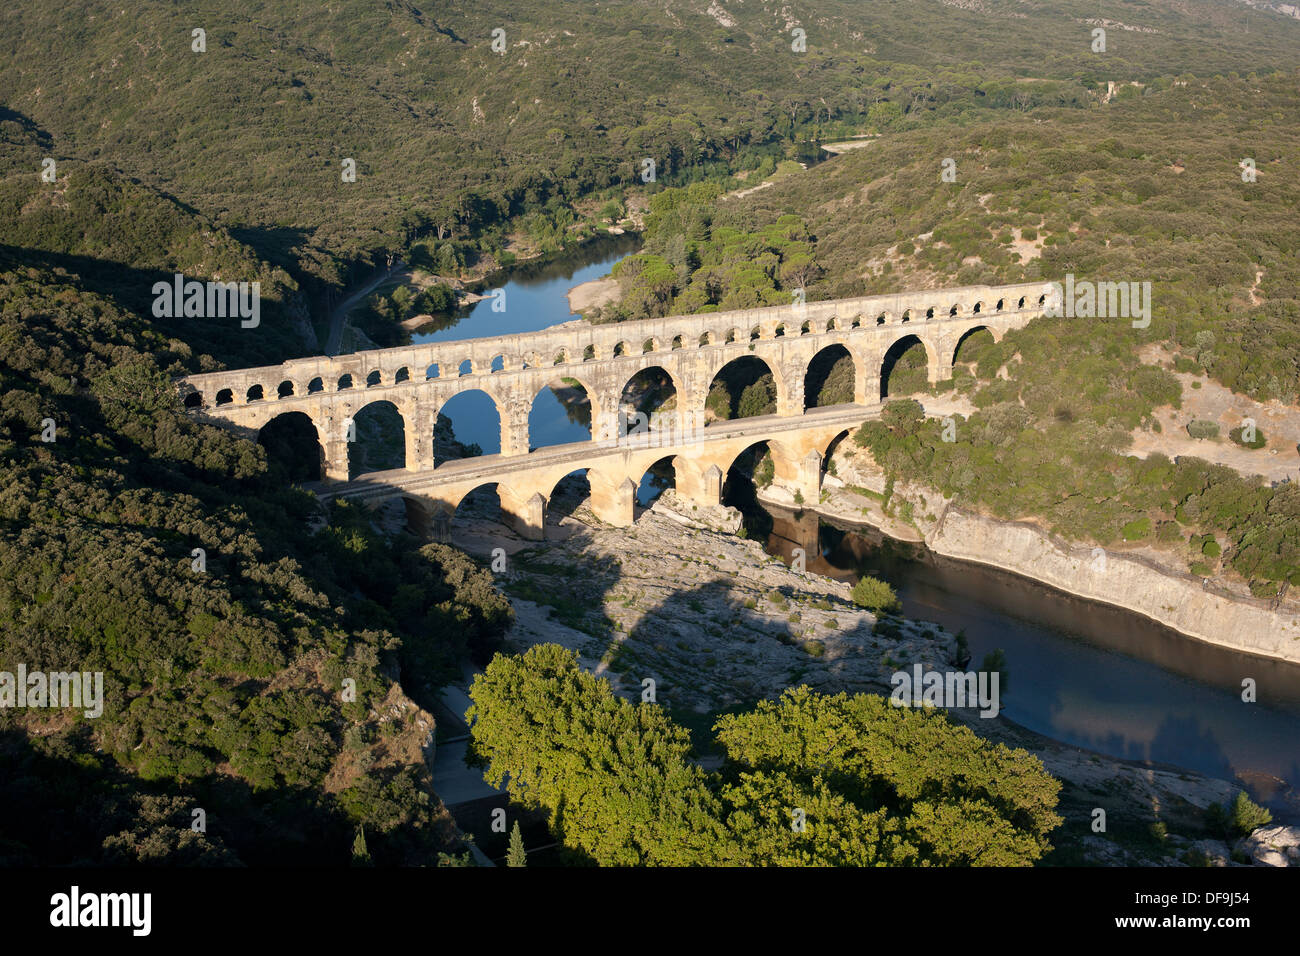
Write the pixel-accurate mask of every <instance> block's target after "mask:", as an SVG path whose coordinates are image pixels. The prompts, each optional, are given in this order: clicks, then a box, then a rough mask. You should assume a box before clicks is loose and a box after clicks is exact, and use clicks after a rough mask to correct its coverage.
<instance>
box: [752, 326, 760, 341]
mask: <svg viewBox="0 0 1300 956" xmlns="http://www.w3.org/2000/svg"><path fill="white" fill-rule="evenodd" d="M762 337H763V330H762V329H761V328H760V327H759V326H757V325H756V326H754V327H753V328H752V329H750V330H749V341H751V342H757V341H758V340H759V339H761V338H762Z"/></svg>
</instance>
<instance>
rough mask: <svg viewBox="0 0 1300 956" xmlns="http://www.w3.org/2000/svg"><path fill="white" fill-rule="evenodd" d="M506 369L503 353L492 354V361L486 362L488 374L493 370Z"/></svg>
mask: <svg viewBox="0 0 1300 956" xmlns="http://www.w3.org/2000/svg"><path fill="white" fill-rule="evenodd" d="M505 370H506V357H505V356H504V355H494V356H492V361H491V362H488V374H489V375H490V374H493V373H495V372H504V371H505Z"/></svg>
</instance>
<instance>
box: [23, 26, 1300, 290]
mask: <svg viewBox="0 0 1300 956" xmlns="http://www.w3.org/2000/svg"><path fill="white" fill-rule="evenodd" d="M710 11H712V12H710ZM1099 20H1109V21H1112V23H1113V24H1114V25H1113V26H1112V27H1111V29H1110V30H1109V36H1108V43H1107V48H1106V52H1105V53H1104V54H1097V53H1094V52H1092V49H1091V47H1092V42H1093V40H1092V36H1091V31H1092V29H1093V24H1094V22H1096V21H1099ZM796 28H797V29H800V30H803V31H804V33H805V39H804V49H803V52H795V50H794V49H793V47H794V45H795V43H796V37H795V34H794V30H795V29H796ZM196 29H202V30H204V31H205V35H204V42H205V52H202V53H199V52H195V51H194V44H195V40H194V37H193V31H194V30H196ZM494 29H501V30H504V31H505V35H504V49H505V52H504V53H497V52H494V51H493V49H492V40H493V36H492V31H493V30H494ZM1298 37H1300V23H1295V22H1293V21H1289V20H1287V19H1285V18H1281V17H1272V18H1269V19H1268V22H1267V26H1266V27H1265V28H1260V27H1257V28H1256V29H1255V30H1250V29H1249V23H1248V22H1245V21H1244V20H1243V17H1242V15H1241V9H1240V7H1239V5H1238V4H1236V3H1234V2H1232V0H1207V2H1205V3H1199V4H1197V5H1195V7H1192V8H1189V7H1188V6H1187V5H1185V4H1183V3H1180V2H1177V0H1153V2H1148V3H1145V4H1142V5H1141V7H1140V8H1135V6H1134V5H1133V4H1131V3H1126V2H1123V0H1099V2H1098V3H1097V4H1095V5H1094V6H1093V7H1090V8H1089V10H1088V11H1087V14H1086V15H1084V14H1083V13H1082V12H1081V11H1079V10H1078V8H1077V5H1075V4H1073V3H1071V2H1070V0H1036V2H1035V3H1033V4H1031V5H1029V7H1028V8H1027V7H1026V4H1024V3H1022V2H1020V0H985V2H981V3H980V4H978V5H972V8H970V9H966V8H965V5H954V4H951V3H944V2H941V0H911V2H907V0H872V2H871V3H870V4H863V3H860V2H858V0H816V2H812V0H808V2H801V3H776V2H765V3H758V2H749V3H745V4H743V5H742V4H730V5H728V4H711V3H710V2H709V0H668V2H660V0H655V2H651V0H616V2H608V3H601V4H585V3H566V4H563V5H562V6H561V7H559V8H557V6H556V4H554V3H553V2H548V0H509V2H502V0H492V2H486V3H484V2H478V0H475V2H472V3H469V2H453V3H446V4H439V5H438V7H437V8H436V9H434V8H419V7H417V6H415V5H412V4H409V3H406V2H394V3H388V4H383V5H375V4H372V3H369V2H366V0H341V2H338V3H334V4H332V5H330V6H329V7H328V8H326V9H322V8H321V6H320V5H319V4H317V3H311V2H306V0H280V2H277V3H274V4H268V3H251V2H245V3H236V4H231V3H229V2H226V0H220V2H218V0H196V2H194V3H189V4H186V5H184V6H177V5H176V4H173V3H170V2H167V0H141V2H139V3H135V4H132V5H131V6H130V8H129V9H128V8H124V7H117V6H113V5H112V4H109V3H105V2H103V0H73V2H69V3H61V4H58V5H48V4H32V3H24V4H10V5H8V7H7V9H6V10H5V11H4V13H3V14H0V103H3V104H4V105H5V106H6V107H7V108H8V111H9V113H8V115H9V117H10V118H11V119H12V120H13V121H15V122H20V123H24V124H30V125H31V126H32V127H33V128H35V129H37V130H40V131H41V133H42V134H43V135H44V136H46V137H48V141H49V143H50V155H52V156H54V157H55V158H64V157H81V158H86V159H96V160H101V161H105V162H109V163H112V164H115V165H116V166H117V167H118V168H119V169H121V170H122V171H123V172H125V173H127V174H128V175H130V176H132V177H135V178H138V179H140V180H141V181H142V182H144V183H146V184H148V185H151V186H154V187H157V188H159V189H161V190H163V191H165V192H167V193H169V194H170V195H173V196H175V197H176V198H177V199H178V200H179V201H181V202H182V203H184V204H186V205H188V206H190V207H192V208H194V209H195V210H197V211H199V212H200V213H203V214H204V215H207V216H209V217H210V218H211V219H212V220H213V221H214V222H215V223H216V224H217V225H219V226H221V227H223V228H225V229H227V230H229V231H230V232H231V233H232V234H233V235H235V236H236V237H237V238H239V239H241V240H243V241H245V242H247V243H248V244H249V245H250V246H251V247H252V248H253V249H255V250H256V251H257V253H258V254H259V255H260V256H261V257H262V258H263V259H266V260H267V261H269V262H271V263H272V264H273V265H276V266H280V267H282V268H285V269H288V270H289V271H290V272H291V273H292V274H293V275H294V276H295V278H296V279H298V281H299V282H303V283H312V284H314V283H339V282H342V281H343V280H345V279H346V278H347V277H348V275H349V272H350V270H351V269H352V268H354V267H364V266H366V265H367V264H368V263H369V262H371V261H373V259H374V257H377V256H378V255H379V254H380V253H381V251H383V250H395V249H402V248H404V247H405V246H406V245H407V244H409V243H410V242H411V241H412V240H415V239H418V238H421V237H427V236H435V237H437V238H443V237H445V236H451V237H454V238H456V239H458V240H467V241H472V243H473V245H474V246H475V247H477V249H478V251H480V252H481V253H482V254H484V255H485V256H489V257H493V258H496V257H497V256H498V255H499V254H500V252H501V250H502V248H503V232H502V228H503V225H504V223H505V221H506V220H508V219H512V218H514V217H521V216H532V217H541V221H540V222H534V224H533V228H534V229H535V230H538V231H539V232H545V231H546V230H547V229H554V228H556V227H557V225H558V227H559V228H560V229H561V230H563V229H564V228H567V227H566V225H565V224H566V223H571V222H572V217H573V207H574V205H575V203H577V202H578V201H579V200H580V199H581V198H582V197H587V196H589V195H591V194H593V193H597V192H600V191H602V190H609V189H614V188H621V187H626V186H627V185H629V184H634V183H638V182H640V175H641V172H642V165H641V164H642V160H643V159H644V158H646V157H649V158H653V159H654V160H655V162H656V167H657V175H658V179H659V180H660V181H662V182H666V183H670V184H671V183H674V182H678V183H680V182H682V181H683V180H685V179H690V178H699V177H702V176H705V175H707V174H708V173H709V171H710V169H712V168H715V167H716V168H717V169H719V170H722V171H724V172H725V171H726V170H728V169H737V168H744V169H751V168H757V167H759V166H760V164H761V163H762V162H763V161H764V160H765V159H766V160H770V158H771V157H772V156H773V155H777V156H778V158H779V153H780V151H779V149H777V151H776V153H774V152H773V150H774V148H775V147H779V145H780V144H782V143H787V144H788V143H791V142H794V141H797V140H803V141H814V140H818V139H832V138H835V137H837V136H844V135H848V134H853V133H858V132H861V131H862V130H864V129H869V130H876V131H881V132H886V131H888V132H892V131H895V130H906V129H909V128H915V127H920V126H928V125H931V124H932V123H934V122H935V121H939V120H945V119H957V120H960V121H963V122H965V121H968V120H972V119H978V118H980V117H984V118H987V119H992V118H995V117H996V118H999V119H1000V118H1009V117H1013V116H1016V115H1020V114H1022V113H1024V112H1025V111H1028V110H1034V109H1036V108H1039V107H1046V106H1058V107H1067V108H1074V109H1081V108H1083V107H1086V106H1087V105H1089V104H1091V103H1094V102H1095V101H1096V98H1097V95H1098V93H1099V92H1101V91H1104V90H1105V87H1106V83H1107V82H1111V81H1114V82H1117V83H1121V84H1122V83H1127V82H1129V81H1139V82H1150V81H1152V80H1154V79H1156V78H1158V77H1162V76H1164V77H1167V76H1172V75H1175V74H1181V73H1184V72H1187V71H1189V70H1195V71H1197V72H1198V73H1200V74H1211V73H1229V72H1231V71H1239V72H1242V73H1245V72H1247V71H1250V70H1256V71H1260V72H1261V73H1266V72H1268V71H1271V70H1275V69H1290V68H1291V67H1292V66H1293V64H1294V49H1295V43H1296V41H1297V38H1298ZM69 53H72V54H73V55H75V58H76V67H75V68H72V69H70V68H68V64H67V63H66V62H65V59H66V57H67V55H68V54H69ZM807 155H810V153H809V154H807ZM345 158H351V159H354V160H355V161H356V171H357V176H356V182H353V183H348V182H343V181H342V175H341V172H342V161H343V160H344V159H345ZM30 171H31V172H32V173H33V174H34V173H35V172H36V167H32V168H31V170H30ZM471 251H472V250H471Z"/></svg>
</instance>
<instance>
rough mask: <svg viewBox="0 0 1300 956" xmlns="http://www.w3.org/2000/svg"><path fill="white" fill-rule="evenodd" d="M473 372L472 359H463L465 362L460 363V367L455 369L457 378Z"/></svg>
mask: <svg viewBox="0 0 1300 956" xmlns="http://www.w3.org/2000/svg"><path fill="white" fill-rule="evenodd" d="M473 371H474V361H473V359H465V361H463V362H461V363H460V365H459V366H458V367H457V369H456V376H457V377H458V378H459V377H460V376H463V375H469V374H470V373H472V372H473Z"/></svg>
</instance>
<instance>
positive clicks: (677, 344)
mask: <svg viewBox="0 0 1300 956" xmlns="http://www.w3.org/2000/svg"><path fill="white" fill-rule="evenodd" d="M684 347H685V346H684V345H683V343H682V337H681V336H680V335H674V336H673V340H672V341H671V342H669V343H668V350H669V351H673V350H675V349H680V348H684Z"/></svg>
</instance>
